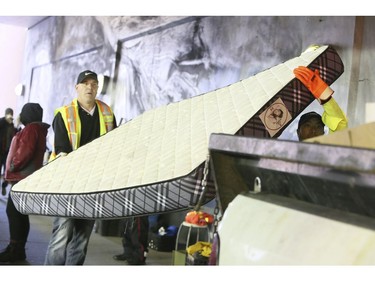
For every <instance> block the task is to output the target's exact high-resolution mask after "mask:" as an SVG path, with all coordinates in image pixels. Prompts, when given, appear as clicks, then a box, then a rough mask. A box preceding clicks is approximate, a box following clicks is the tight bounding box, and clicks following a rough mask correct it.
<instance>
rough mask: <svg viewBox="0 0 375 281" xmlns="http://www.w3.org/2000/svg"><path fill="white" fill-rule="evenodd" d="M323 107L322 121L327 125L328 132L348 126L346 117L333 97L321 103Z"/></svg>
mask: <svg viewBox="0 0 375 281" xmlns="http://www.w3.org/2000/svg"><path fill="white" fill-rule="evenodd" d="M323 108H324V112H323V115H322V121H323V123H324V124H325V125H326V126H327V127H328V129H329V132H330V133H333V132H336V131H340V130H344V129H346V128H347V127H348V119H347V118H346V115H345V113H344V112H343V111H342V109H341V108H340V106H339V105H338V104H337V102H336V101H335V99H334V98H333V97H332V98H331V99H330V100H329V101H328V102H326V103H325V104H323Z"/></svg>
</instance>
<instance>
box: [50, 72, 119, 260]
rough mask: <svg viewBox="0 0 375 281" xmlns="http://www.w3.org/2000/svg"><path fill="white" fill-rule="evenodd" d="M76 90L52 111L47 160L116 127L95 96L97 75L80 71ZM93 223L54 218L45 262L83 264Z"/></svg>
mask: <svg viewBox="0 0 375 281" xmlns="http://www.w3.org/2000/svg"><path fill="white" fill-rule="evenodd" d="M75 89H76V92H77V98H76V99H74V100H73V101H72V102H71V103H70V104H69V105H66V106H63V107H60V108H58V109H56V110H55V117H54V119H53V122H52V127H53V130H54V133H55V137H54V146H53V149H52V153H51V157H50V161H58V159H56V158H58V157H61V156H64V155H66V154H68V153H70V152H72V151H74V150H76V149H78V148H79V147H81V146H83V145H85V144H87V143H89V142H90V141H92V140H94V139H96V138H98V137H100V136H101V135H103V134H105V133H107V132H108V131H111V130H113V129H114V128H116V127H117V124H116V119H115V116H114V114H113V112H112V110H111V108H110V107H109V106H108V105H107V104H105V103H104V102H102V101H100V100H97V99H96V95H97V92H98V77H97V74H96V73H95V72H93V71H91V70H85V71H83V72H81V73H80V74H79V75H78V78H77V83H76V85H75ZM93 153H95V152H93ZM74 172H75V171H72V173H74ZM94 223H95V220H94V219H92V220H91V219H77V218H66V217H56V218H55V219H54V221H53V229H52V236H51V239H50V241H49V244H48V248H47V253H46V257H45V262H44V264H45V265H82V264H83V263H84V261H85V258H86V253H87V247H88V243H89V239H90V236H91V233H92V230H93V227H94Z"/></svg>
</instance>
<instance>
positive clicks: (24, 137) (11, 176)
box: [5, 103, 50, 182]
mask: <svg viewBox="0 0 375 281" xmlns="http://www.w3.org/2000/svg"><path fill="white" fill-rule="evenodd" d="M42 117H43V109H42V108H41V107H40V105H39V104H37V103H27V104H25V105H24V107H23V108H22V111H21V114H20V121H21V123H22V124H24V125H25V128H23V129H22V130H21V131H20V132H18V133H17V134H16V135H15V136H14V138H13V140H12V143H11V145H10V149H9V154H8V158H7V163H6V169H5V179H6V180H7V181H9V182H18V181H20V180H22V179H24V178H25V177H27V176H28V175H30V174H32V173H33V172H35V171H36V170H38V169H39V168H41V167H42V166H43V158H44V153H45V152H46V142H47V139H46V138H47V133H48V128H49V127H50V125H48V124H46V123H43V122H42Z"/></svg>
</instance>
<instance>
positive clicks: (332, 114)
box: [293, 66, 348, 141]
mask: <svg viewBox="0 0 375 281" xmlns="http://www.w3.org/2000/svg"><path fill="white" fill-rule="evenodd" d="M293 72H294V74H295V76H296V78H297V79H298V80H300V81H301V82H302V83H303V84H304V85H305V86H306V88H308V89H309V90H310V91H311V93H312V94H313V95H314V97H315V98H316V99H317V100H318V101H319V103H320V104H321V105H323V108H324V112H323V115H322V116H320V115H319V114H318V113H316V112H314V111H312V112H308V113H306V114H304V115H302V116H301V118H300V120H299V122H298V128H297V135H298V139H299V140H300V141H303V140H305V139H308V138H312V137H317V136H321V135H324V125H326V126H327V127H328V128H329V132H330V133H332V132H335V131H339V130H343V129H346V128H347V127H348V120H347V118H346V116H345V113H344V112H343V111H342V110H341V108H340V107H339V105H338V104H337V102H336V101H335V100H334V98H333V97H332V94H333V93H334V91H333V90H332V89H331V87H329V86H328V85H327V84H326V83H325V82H324V81H323V80H322V78H321V77H320V75H319V71H318V70H317V69H316V70H315V71H312V70H311V69H309V68H307V67H305V66H299V67H297V68H296V69H294V71H293Z"/></svg>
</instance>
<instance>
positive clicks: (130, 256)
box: [113, 216, 149, 265]
mask: <svg viewBox="0 0 375 281" xmlns="http://www.w3.org/2000/svg"><path fill="white" fill-rule="evenodd" d="M148 232H149V221H148V216H140V217H130V218H126V219H125V230H124V233H123V237H122V246H123V249H124V252H123V253H122V254H119V255H115V256H113V259H115V260H120V261H126V262H127V263H128V264H129V265H145V264H146V258H147V253H148Z"/></svg>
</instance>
